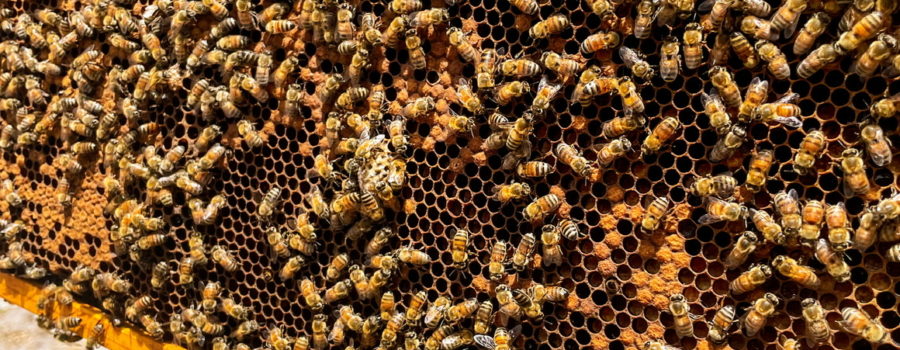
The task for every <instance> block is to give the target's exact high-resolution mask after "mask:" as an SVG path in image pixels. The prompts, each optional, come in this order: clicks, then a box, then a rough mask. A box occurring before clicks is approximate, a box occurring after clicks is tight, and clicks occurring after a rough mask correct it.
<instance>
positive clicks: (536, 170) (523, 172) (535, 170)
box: [516, 161, 553, 178]
mask: <svg viewBox="0 0 900 350" xmlns="http://www.w3.org/2000/svg"><path fill="white" fill-rule="evenodd" d="M551 172H553V166H552V165H550V164H548V163H545V162H541V161H528V162H522V163H519V165H518V166H517V167H516V174H518V175H519V176H520V177H531V178H538V177H544V176H547V175H548V174H550V173H551Z"/></svg>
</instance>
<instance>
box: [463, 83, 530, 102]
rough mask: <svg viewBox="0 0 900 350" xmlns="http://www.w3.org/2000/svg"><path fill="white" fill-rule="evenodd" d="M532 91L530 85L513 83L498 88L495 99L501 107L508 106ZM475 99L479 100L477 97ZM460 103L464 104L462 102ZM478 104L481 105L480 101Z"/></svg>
mask: <svg viewBox="0 0 900 350" xmlns="http://www.w3.org/2000/svg"><path fill="white" fill-rule="evenodd" d="M530 90H531V88H530V87H529V86H528V83H526V82H521V81H512V82H509V83H506V84H503V85H501V86H498V87H497V89H496V91H495V93H494V99H495V100H496V102H497V104H499V105H501V106H502V105H507V104H509V103H511V102H512V101H513V100H514V99H516V98H519V97H521V96H522V95H524V94H526V93H528V92H529V91H530ZM475 98H476V99H477V97H475ZM476 101H477V100H476ZM460 103H463V102H462V101H460ZM478 103H479V104H480V101H478ZM463 106H465V103H463Z"/></svg>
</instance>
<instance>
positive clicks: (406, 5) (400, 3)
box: [388, 0, 422, 17]
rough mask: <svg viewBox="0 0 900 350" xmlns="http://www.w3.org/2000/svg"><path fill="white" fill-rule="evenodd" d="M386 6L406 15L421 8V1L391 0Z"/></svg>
mask: <svg viewBox="0 0 900 350" xmlns="http://www.w3.org/2000/svg"><path fill="white" fill-rule="evenodd" d="M388 7H389V8H390V9H391V11H393V12H394V13H396V14H398V15H407V14H410V13H412V12H415V11H419V10H421V9H422V2H421V1H419V0H391V3H390V4H389V6H388ZM398 17H399V16H398Z"/></svg>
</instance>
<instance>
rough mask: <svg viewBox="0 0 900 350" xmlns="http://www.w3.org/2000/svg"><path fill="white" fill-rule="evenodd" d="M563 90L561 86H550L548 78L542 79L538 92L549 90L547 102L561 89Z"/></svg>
mask: <svg viewBox="0 0 900 350" xmlns="http://www.w3.org/2000/svg"><path fill="white" fill-rule="evenodd" d="M560 88H562V85H560V84H550V81H549V80H548V79H547V76H546V75H545V76H543V77H541V81H540V82H539V83H538V92H541V91H544V89H547V100H552V99H553V96H555V95H556V93H557V92H559V89H560Z"/></svg>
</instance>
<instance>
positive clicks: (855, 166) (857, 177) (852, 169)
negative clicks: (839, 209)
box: [840, 148, 870, 197]
mask: <svg viewBox="0 0 900 350" xmlns="http://www.w3.org/2000/svg"><path fill="white" fill-rule="evenodd" d="M861 155H862V152H861V151H860V150H858V149H855V148H848V149H846V150H844V152H843V153H841V163H840V166H841V170H842V171H843V172H844V187H843V191H844V195H846V196H848V197H850V196H854V195H858V194H865V193H868V192H869V188H870V185H869V178H868V177H866V165H865V162H864V161H863V159H862V156H861Z"/></svg>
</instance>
